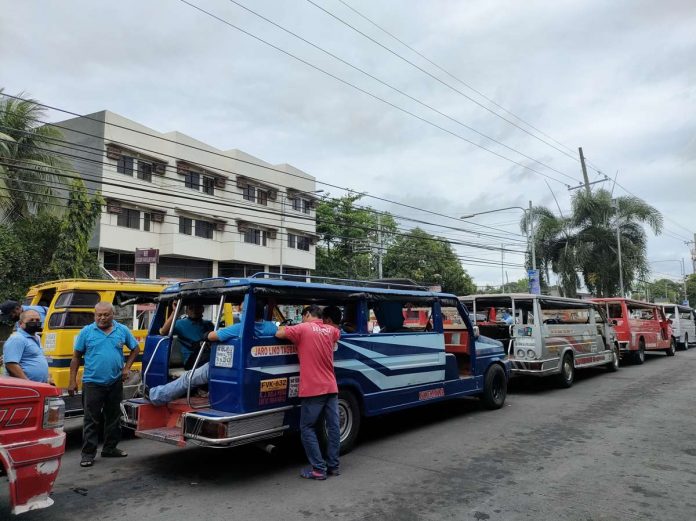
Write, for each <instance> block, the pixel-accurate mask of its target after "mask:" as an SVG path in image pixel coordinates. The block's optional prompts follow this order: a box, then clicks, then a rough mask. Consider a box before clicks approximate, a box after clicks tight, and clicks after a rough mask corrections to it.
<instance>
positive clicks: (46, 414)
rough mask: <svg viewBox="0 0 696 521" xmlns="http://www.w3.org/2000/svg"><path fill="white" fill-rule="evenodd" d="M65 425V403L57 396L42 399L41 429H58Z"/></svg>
mask: <svg viewBox="0 0 696 521" xmlns="http://www.w3.org/2000/svg"><path fill="white" fill-rule="evenodd" d="M64 423H65V402H64V401H63V399H62V398H58V397H57V396H50V397H48V398H45V399H44V411H43V428H44V429H58V428H61V427H63V424H64Z"/></svg>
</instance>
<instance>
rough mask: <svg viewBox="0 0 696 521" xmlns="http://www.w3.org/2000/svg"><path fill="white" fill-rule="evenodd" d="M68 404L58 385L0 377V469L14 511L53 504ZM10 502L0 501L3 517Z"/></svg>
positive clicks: (63, 445)
mask: <svg viewBox="0 0 696 521" xmlns="http://www.w3.org/2000/svg"><path fill="white" fill-rule="evenodd" d="M64 416H65V404H64V403H63V400H62V399H61V398H60V395H59V392H58V389H57V388H55V387H53V386H51V385H48V384H42V383H36V382H31V381H29V380H22V379H20V378H7V377H2V376H0V474H1V475H6V476H7V479H8V480H9V482H10V507H11V510H12V513H13V514H21V513H23V512H28V511H29V510H35V509H39V508H45V507H49V506H51V505H52V504H53V500H52V499H51V498H50V497H49V494H50V492H51V489H52V488H53V483H54V482H55V480H56V477H57V476H58V469H59V468H60V458H61V457H62V456H63V453H64V452H65V433H64V432H63V421H64ZM5 508H6V507H5V506H2V505H0V517H4V516H3V515H2V510H4V509H5Z"/></svg>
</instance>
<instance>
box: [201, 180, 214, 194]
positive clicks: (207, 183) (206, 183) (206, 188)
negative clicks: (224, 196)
mask: <svg viewBox="0 0 696 521" xmlns="http://www.w3.org/2000/svg"><path fill="white" fill-rule="evenodd" d="M203 192H205V193H206V194H209V195H215V179H214V178H212V177H204V178H203Z"/></svg>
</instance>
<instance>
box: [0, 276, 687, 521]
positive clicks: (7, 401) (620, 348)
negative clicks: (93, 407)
mask: <svg viewBox="0 0 696 521" xmlns="http://www.w3.org/2000/svg"><path fill="white" fill-rule="evenodd" d="M314 280H316V282H315V281H314ZM99 301H108V302H112V303H114V305H115V307H116V310H117V311H116V319H117V320H118V321H120V322H122V323H125V324H127V325H128V326H129V327H130V328H131V329H132V330H133V332H134V334H135V336H136V338H138V340H139V342H140V348H141V352H142V357H141V358H139V360H138V364H137V365H135V366H134V369H136V371H135V373H134V374H133V378H132V381H131V382H130V384H131V385H129V386H126V389H127V391H126V399H125V400H124V402H123V404H122V412H123V424H124V427H126V428H130V429H133V430H134V431H135V435H136V436H139V437H141V438H146V439H151V440H156V441H161V442H165V443H170V444H173V445H176V446H180V447H183V446H187V445H197V446H204V447H234V446H239V445H243V444H249V443H259V442H262V441H263V443H264V444H267V443H268V440H273V439H274V438H278V437H280V436H283V435H285V434H287V433H289V432H295V431H297V429H298V420H299V398H298V384H299V366H298V360H297V352H296V350H295V347H294V346H293V345H292V344H289V343H287V342H285V341H282V340H278V339H277V338H275V337H263V336H261V337H260V336H258V335H257V333H256V330H255V328H254V316H253V315H254V314H253V313H241V314H239V313H237V310H239V309H240V306H243V308H244V309H255V308H256V306H257V305H259V304H260V305H263V308H264V310H265V313H266V316H265V319H266V320H273V321H275V322H276V323H279V324H281V323H282V324H291V323H295V322H297V321H298V319H299V316H300V310H301V309H302V308H303V307H304V306H306V305H308V304H319V305H321V306H325V305H337V306H340V307H341V309H342V311H343V323H342V324H341V329H342V333H341V338H340V340H339V342H338V344H337V346H336V348H335V353H334V361H335V371H336V378H337V381H338V384H339V412H340V428H341V449H342V451H343V452H347V451H348V450H350V449H351V448H352V446H353V444H354V443H355V441H356V438H357V436H358V433H359V430H360V424H361V420H362V419H363V418H365V417H369V416H376V415H380V414H385V413H390V412H393V411H397V410H401V409H406V408H409V407H414V406H419V405H423V404H426V403H429V402H435V401H442V400H446V399H451V398H457V397H463V396H476V397H479V398H480V399H481V401H482V403H483V404H484V406H486V407H488V408H491V409H497V408H500V407H502V406H503V404H504V403H505V399H506V395H507V383H508V379H509V377H510V376H511V375H532V376H540V377H545V376H549V377H551V378H553V379H554V380H555V381H556V382H557V383H558V385H559V386H561V387H570V386H571V385H572V384H573V381H574V378H575V371H576V369H581V368H585V367H592V366H604V367H606V368H607V370H608V371H616V370H618V369H619V365H620V361H630V362H633V363H636V364H642V363H643V361H644V360H645V353H646V352H650V351H661V352H664V353H665V354H666V355H667V356H674V354H675V352H676V350H677V349H678V348H682V349H688V348H689V345H690V343H692V342H695V341H696V328H695V326H694V318H695V317H694V311H693V310H692V309H691V308H689V307H686V306H680V305H676V304H664V305H661V304H651V303H646V302H639V301H635V300H630V299H625V298H604V299H593V300H578V299H570V298H561V297H550V296H545V295H532V294H497V295H488V294H487V295H470V296H466V297H457V296H455V295H451V294H446V293H438V292H432V291H428V290H427V289H426V288H423V287H419V286H417V285H414V284H410V283H405V281H375V282H364V281H348V280H338V279H313V281H312V282H307V281H306V279H304V278H303V277H293V276H287V275H285V276H283V277H282V278H280V277H279V276H278V275H277V274H257V275H254V276H251V277H248V278H242V279H233V278H213V279H204V280H199V281H189V282H180V283H176V284H173V285H170V286H168V287H165V286H164V285H162V284H157V283H134V282H117V281H88V280H65V281H57V282H51V283H46V284H41V285H39V286H35V287H33V288H31V289H30V291H29V292H28V294H27V298H26V300H25V302H24V303H25V304H31V305H40V306H45V307H46V319H45V322H44V328H43V332H42V335H41V341H42V347H43V349H44V353H45V355H46V357H47V358H48V360H49V367H50V372H51V375H52V379H53V381H54V383H55V386H49V385H46V384H37V383H33V382H27V381H24V380H17V379H13V378H3V377H0V462H1V463H2V468H3V471H4V472H5V474H6V475H7V476H8V478H9V482H10V500H11V503H12V505H11V508H12V511H13V512H14V513H21V512H25V511H27V510H31V509H35V508H43V507H46V506H49V505H50V504H51V503H52V500H51V498H50V497H49V493H50V491H51V488H52V485H53V482H54V480H55V478H56V476H57V473H58V469H59V466H60V458H61V456H62V454H63V451H64V443H65V435H64V433H63V430H62V426H63V422H64V416H65V415H66V411H67V415H68V416H79V415H80V414H81V405H80V402H79V398H78V400H77V401H76V400H74V399H69V398H68V396H67V390H66V388H67V371H68V366H69V361H70V358H71V357H72V343H73V339H74V337H75V335H76V334H77V332H78V331H79V330H80V329H81V328H82V327H83V326H85V325H87V324H89V323H91V322H92V320H93V318H92V310H93V307H94V305H95V304H96V303H97V302H99ZM188 305H203V306H204V307H205V310H206V311H205V314H206V316H207V318H208V319H210V320H211V321H212V322H213V324H214V327H215V329H217V328H220V327H223V326H225V325H230V324H232V323H233V322H236V321H240V322H241V323H242V329H241V334H240V335H239V337H236V338H232V339H230V340H228V341H226V342H218V343H213V344H212V345H207V346H204V347H203V349H201V350H200V351H199V355H198V356H197V358H196V361H195V364H194V367H198V366H200V365H202V364H203V363H204V359H205V358H207V356H204V353H207V354H209V362H208V363H209V383H208V392H207V396H204V397H203V396H197V393H196V392H195V391H196V390H195V389H191V388H189V389H188V392H187V395H186V397H184V398H181V399H178V400H175V401H174V402H171V403H170V404H169V405H168V406H163V407H157V406H154V405H152V404H150V403H149V401H148V400H146V399H145V398H142V397H140V394H141V393H140V391H142V389H143V388H144V386H143V384H144V385H146V386H148V387H150V388H151V387H154V386H157V385H161V384H164V383H167V382H168V381H171V380H172V379H173V378H177V377H180V375H181V374H182V372H183V365H184V360H183V358H182V351H181V344H180V342H179V341H178V338H177V337H176V335H174V333H173V331H174V328H171V330H170V332H169V334H168V335H161V334H160V328H161V327H162V325H163V323H164V322H165V320H166V319H167V318H168V316H169V313H172V310H175V311H173V312H174V313H175V314H176V318H180V317H181V316H183V315H184V313H185V312H184V310H185V308H186V306H188ZM206 350H207V352H206ZM61 398H62V399H61ZM63 400H65V402H67V407H66V403H65V402H64V401H63Z"/></svg>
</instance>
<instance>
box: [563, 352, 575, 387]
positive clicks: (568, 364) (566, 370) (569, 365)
mask: <svg viewBox="0 0 696 521" xmlns="http://www.w3.org/2000/svg"><path fill="white" fill-rule="evenodd" d="M563 374H564V375H565V379H566V382H570V381H571V380H572V379H573V362H572V361H571V360H570V358H568V357H566V358H565V359H564V360H563Z"/></svg>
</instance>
